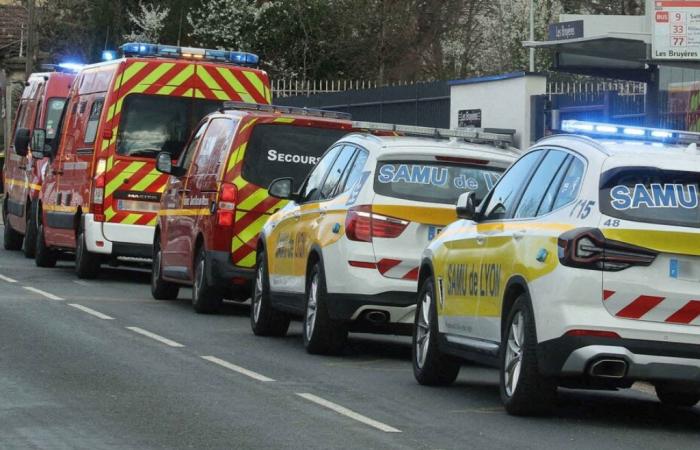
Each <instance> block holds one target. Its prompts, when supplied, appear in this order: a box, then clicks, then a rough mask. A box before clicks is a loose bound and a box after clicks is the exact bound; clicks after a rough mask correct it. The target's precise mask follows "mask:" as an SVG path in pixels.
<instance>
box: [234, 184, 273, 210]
mask: <svg viewBox="0 0 700 450" xmlns="http://www.w3.org/2000/svg"><path fill="white" fill-rule="evenodd" d="M267 197H269V195H268V194H267V189H264V188H260V189H258V190H256V191H255V192H254V193H252V194H251V195H249V196H248V197H246V199H245V200H243V201H242V202H240V203H239V204H238V205H237V208H239V209H241V210H242V211H250V210H252V209H253V208H255V207H256V206H258V205H259V204H260V203H261V202H262V201H264V200H265V199H266V198H267Z"/></svg>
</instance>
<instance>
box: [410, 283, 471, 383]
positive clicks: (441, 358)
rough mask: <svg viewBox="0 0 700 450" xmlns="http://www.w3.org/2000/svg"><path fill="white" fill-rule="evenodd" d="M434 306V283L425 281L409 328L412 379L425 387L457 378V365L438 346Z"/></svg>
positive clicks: (456, 360) (457, 362)
mask: <svg viewBox="0 0 700 450" xmlns="http://www.w3.org/2000/svg"><path fill="white" fill-rule="evenodd" d="M436 308H437V306H436V303H435V282H434V281H433V279H432V277H431V278H428V279H427V280H426V281H425V283H423V286H422V288H421V290H420V294H419V295H418V306H417V308H416V318H415V321H414V325H413V345H412V346H411V356H412V358H411V359H412V360H413V376H414V377H415V378H416V381H418V383H420V384H422V385H425V386H447V385H449V384H452V383H453V382H454V381H455V380H456V379H457V375H459V369H460V362H459V360H458V359H457V358H454V357H452V356H450V355H446V354H444V353H442V352H441V351H440V348H439V346H438V326H437V309H436Z"/></svg>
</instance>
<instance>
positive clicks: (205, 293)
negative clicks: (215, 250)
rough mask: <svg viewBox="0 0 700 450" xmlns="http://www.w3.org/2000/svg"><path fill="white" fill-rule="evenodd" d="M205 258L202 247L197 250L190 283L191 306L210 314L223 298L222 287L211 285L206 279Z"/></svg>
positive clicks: (202, 312) (215, 309)
mask: <svg viewBox="0 0 700 450" xmlns="http://www.w3.org/2000/svg"><path fill="white" fill-rule="evenodd" d="M206 264H207V258H206V251H205V250H204V247H201V248H200V249H199V251H198V252H197V259H196V260H195V264H194V281H193V283H192V306H193V307H194V310H195V311H196V312H198V313H200V314H212V313H215V312H217V311H219V309H220V308H221V305H222V303H223V300H224V292H223V290H222V289H220V288H218V287H216V286H212V285H211V284H210V283H209V281H208V280H207V267H206Z"/></svg>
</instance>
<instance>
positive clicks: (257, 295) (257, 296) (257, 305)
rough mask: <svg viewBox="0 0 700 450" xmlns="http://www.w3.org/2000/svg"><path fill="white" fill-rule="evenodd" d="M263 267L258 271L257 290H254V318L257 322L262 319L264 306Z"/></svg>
mask: <svg viewBox="0 0 700 450" xmlns="http://www.w3.org/2000/svg"><path fill="white" fill-rule="evenodd" d="M262 280H263V268H262V265H260V267H258V273H257V274H256V275H255V291H254V292H253V320H255V323H257V322H258V320H260V309H261V307H262V289H263V282H262Z"/></svg>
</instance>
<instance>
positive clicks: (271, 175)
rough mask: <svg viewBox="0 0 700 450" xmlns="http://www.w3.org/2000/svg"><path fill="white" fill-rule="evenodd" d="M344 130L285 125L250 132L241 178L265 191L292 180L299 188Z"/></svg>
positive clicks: (265, 125)
mask: <svg viewBox="0 0 700 450" xmlns="http://www.w3.org/2000/svg"><path fill="white" fill-rule="evenodd" d="M347 133H348V131H347V130H341V129H338V128H319V127H306V126H298V125H285V124H281V125H280V124H260V125H256V126H255V128H254V129H253V131H252V133H251V136H250V139H249V140H248V146H247V148H246V152H245V159H244V161H243V178H245V179H246V181H248V182H249V183H254V184H257V185H258V186H263V187H267V186H268V185H269V184H270V182H272V180H274V179H275V178H282V177H292V178H294V186H299V184H301V182H302V181H304V178H306V175H308V173H309V172H310V171H311V169H313V167H314V165H315V164H316V162H317V161H318V160H319V159H320V157H321V156H322V155H323V153H324V152H325V151H326V150H327V149H328V147H330V146H331V145H332V144H333V143H334V142H335V141H337V140H338V139H340V138H341V137H343V136H345V135H346V134H347Z"/></svg>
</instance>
